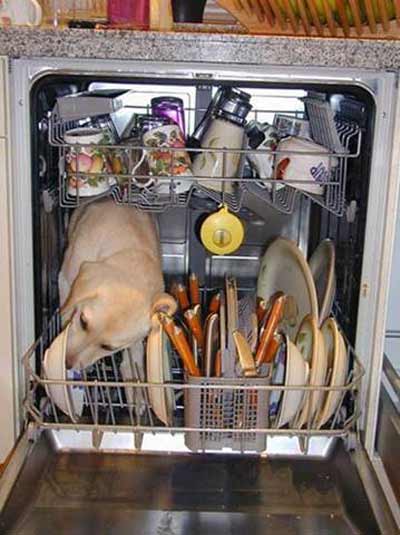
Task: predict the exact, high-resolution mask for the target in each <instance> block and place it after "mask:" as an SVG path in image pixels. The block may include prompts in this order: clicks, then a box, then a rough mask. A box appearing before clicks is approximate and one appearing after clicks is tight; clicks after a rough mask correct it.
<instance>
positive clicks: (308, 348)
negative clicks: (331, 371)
mask: <svg viewBox="0 0 400 535" xmlns="http://www.w3.org/2000/svg"><path fill="white" fill-rule="evenodd" d="M296 346H297V348H298V349H299V350H300V352H301V354H302V355H303V357H304V359H305V361H306V362H308V364H309V366H310V380H309V386H325V385H326V375H327V370H328V357H327V354H326V349H325V342H324V337H323V336H322V334H321V331H320V330H319V329H318V322H317V319H316V317H315V316H312V315H308V316H306V317H305V318H304V320H303V321H302V323H301V325H300V328H299V332H298V333H297V336H296ZM324 396H325V392H324V391H323V390H320V391H318V390H313V391H311V392H308V393H306V395H305V398H304V407H303V408H302V410H301V411H300V413H299V416H298V418H297V419H296V422H295V426H296V427H299V428H300V427H303V425H304V424H307V425H308V426H312V424H313V420H314V416H315V414H316V412H317V410H318V409H319V408H320V407H321V403H322V400H323V398H324Z"/></svg>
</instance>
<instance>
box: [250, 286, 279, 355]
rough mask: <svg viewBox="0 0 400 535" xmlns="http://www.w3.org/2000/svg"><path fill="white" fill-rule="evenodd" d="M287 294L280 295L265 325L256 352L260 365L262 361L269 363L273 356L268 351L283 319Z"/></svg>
mask: <svg viewBox="0 0 400 535" xmlns="http://www.w3.org/2000/svg"><path fill="white" fill-rule="evenodd" d="M285 301H286V296H284V295H280V296H278V297H277V298H276V299H275V301H274V303H273V304H272V307H271V312H270V313H269V316H268V321H267V323H266V325H265V329H264V331H263V333H262V335H261V339H260V343H259V345H258V348H257V353H256V364H257V366H260V365H261V364H262V363H264V362H265V363H268V362H270V361H271V359H272V358H273V356H272V355H271V353H270V352H269V351H268V346H269V344H270V342H271V340H272V339H273V336H274V334H275V331H276V329H277V327H278V325H279V323H280V321H281V319H282V316H283V309H284V306H285Z"/></svg>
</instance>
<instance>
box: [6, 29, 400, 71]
mask: <svg viewBox="0 0 400 535" xmlns="http://www.w3.org/2000/svg"><path fill="white" fill-rule="evenodd" d="M0 55H6V56H10V57H66V58H101V59H127V60H128V59H136V60H143V61H146V60H147V61H150V60H156V61H163V60H164V61H210V62H217V63H228V62H229V63H242V64H259V65H260V64H269V65H293V66H294V65H299V66H316V65H318V66H325V67H352V68H366V69H390V70H398V69H400V41H387V40H357V39H329V38H324V39H319V38H307V39H305V38H293V37H291V38H288V37H259V36H249V35H244V34H240V33H239V34H222V33H183V32H182V33H164V34H162V33H157V32H136V31H122V30H76V29H74V30H71V29H64V30H54V29H41V28H40V29H37V28H35V29H31V28H10V29H0Z"/></svg>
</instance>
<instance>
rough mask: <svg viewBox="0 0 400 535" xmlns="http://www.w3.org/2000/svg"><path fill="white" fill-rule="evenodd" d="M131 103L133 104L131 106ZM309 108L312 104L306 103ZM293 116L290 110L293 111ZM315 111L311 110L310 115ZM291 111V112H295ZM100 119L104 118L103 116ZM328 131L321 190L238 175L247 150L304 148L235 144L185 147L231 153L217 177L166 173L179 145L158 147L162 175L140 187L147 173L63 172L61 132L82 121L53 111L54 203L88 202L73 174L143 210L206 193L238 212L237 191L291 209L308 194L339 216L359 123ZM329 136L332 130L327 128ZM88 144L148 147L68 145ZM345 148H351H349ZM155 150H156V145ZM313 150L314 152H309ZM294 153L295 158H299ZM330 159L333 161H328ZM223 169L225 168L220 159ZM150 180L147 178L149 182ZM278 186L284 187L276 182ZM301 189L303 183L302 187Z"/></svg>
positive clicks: (301, 180)
mask: <svg viewBox="0 0 400 535" xmlns="http://www.w3.org/2000/svg"><path fill="white" fill-rule="evenodd" d="M133 108H135V107H133ZM311 109H313V108H312V107H311ZM186 111H187V112H193V111H196V112H201V111H202V110H197V109H196V110H194V109H192V108H190V109H186ZM260 113H272V111H271V110H253V111H252V114H253V115H254V117H255V118H257V117H258V115H259V114H260ZM295 115H296V114H295ZM314 115H315V114H314ZM296 116H297V115H296ZM317 119H318V117H313V121H311V118H310V123H311V122H313V124H314V126H315V123H317V126H318V125H319V126H320V128H319V130H318V128H317V127H315V128H314V130H315V131H316V132H317V133H318V132H322V133H321V135H320V136H318V135H317V137H318V139H319V140H320V141H323V140H324V136H323V135H322V134H324V131H325V130H326V125H325V123H324V124H319V122H318V121H317ZM102 120H105V119H104V118H103V119H102ZM329 125H330V130H334V138H335V139H337V140H338V143H337V145H338V146H337V147H336V148H337V149H342V150H339V152H338V151H337V150H336V151H335V150H333V149H332V147H327V148H329V151H330V152H329V153H324V155H325V157H327V158H328V160H329V169H327V177H326V179H324V182H323V184H322V185H323V186H324V194H323V195H313V194H311V193H307V192H306V191H304V190H303V189H302V186H305V185H307V184H308V185H310V184H315V183H314V182H312V181H310V180H309V179H306V178H305V177H301V176H299V177H296V180H286V181H284V180H279V181H277V180H275V179H274V178H273V177H270V178H266V179H256V178H252V177H251V176H250V177H245V176H244V169H245V163H246V160H247V156H249V155H250V154H251V153H257V154H259V155H260V154H261V153H263V152H265V153H266V155H267V154H268V155H269V156H271V155H273V156H274V157H276V156H277V155H279V154H286V155H287V156H288V157H290V156H293V155H295V154H296V155H298V156H299V155H301V156H307V154H309V153H307V152H296V151H269V150H258V149H254V150H251V149H248V148H246V147H243V148H241V149H226V148H197V149H187V150H188V152H189V153H191V154H192V156H194V155H196V154H199V153H209V152H211V153H215V154H218V153H220V154H222V157H223V159H224V162H225V160H226V158H227V157H229V155H231V156H232V155H235V157H237V158H238V159H239V162H240V163H239V166H238V170H237V176H234V177H232V176H226V175H225V173H224V171H223V172H222V176H218V177H215V176H213V177H211V176H210V177H205V176H204V177H198V176H194V177H185V176H183V175H173V173H172V170H171V169H172V161H173V157H172V155H173V154H174V152H179V151H182V149H181V148H173V147H168V148H167V149H164V150H165V151H166V152H168V153H169V154H170V155H171V169H170V172H169V175H168V176H156V177H153V178H154V183H153V184H152V185H149V186H148V187H143V186H142V185H141V184H140V183H143V182H146V181H147V182H149V178H151V177H149V176H148V175H140V174H123V173H118V174H117V173H114V172H109V173H108V174H104V173H103V174H101V173H84V172H82V171H81V170H80V169H79V167H78V168H77V169H76V172H74V173H73V174H68V173H67V172H66V170H65V165H64V164H63V162H64V161H65V157H66V155H67V154H68V152H69V151H70V150H71V147H72V146H71V145H68V144H67V143H65V141H64V135H65V132H66V131H67V130H69V129H72V128H76V127H77V126H82V124H81V122H79V121H78V122H77V121H63V120H62V119H61V118H60V117H59V116H58V114H57V111H56V110H54V111H53V113H52V114H51V115H50V119H49V143H50V145H51V146H53V147H58V149H59V159H60V166H59V202H60V205H61V206H63V207H66V208H74V207H77V206H80V205H81V204H84V203H85V202H90V201H91V200H93V197H83V196H80V195H79V188H78V187H77V188H76V191H72V192H71V186H70V185H69V183H70V181H71V179H74V181H75V183H76V184H78V183H79V182H80V180H81V179H98V178H102V179H113V183H114V185H112V186H110V189H109V191H107V193H106V194H110V195H112V196H113V198H114V200H115V201H116V202H117V203H119V204H129V205H132V206H136V207H138V208H141V209H143V210H150V211H157V212H161V211H164V210H166V209H168V208H171V207H180V208H183V207H187V206H189V204H190V203H191V201H193V202H195V200H196V198H198V197H203V198H204V197H206V198H208V199H211V200H212V201H215V202H216V203H217V204H221V203H224V204H226V205H227V206H228V207H229V208H230V210H232V211H233V212H238V211H239V210H240V208H241V207H242V199H243V191H248V192H249V193H251V194H252V195H254V196H256V197H258V198H260V199H261V200H262V201H264V202H266V203H268V204H269V205H270V206H272V207H274V208H275V209H276V210H278V211H279V212H281V213H285V214H291V213H292V212H293V211H294V209H295V204H296V201H297V199H298V198H299V196H300V195H301V194H303V195H305V196H307V197H308V198H310V199H311V200H312V201H313V202H315V203H317V204H319V205H320V206H322V207H323V208H325V209H327V210H328V211H330V212H331V213H333V214H335V215H338V216H342V215H343V214H344V211H345V192H346V181H347V174H348V161H349V159H355V158H358V157H359V156H360V152H361V138H362V131H361V129H360V127H359V126H358V125H357V124H356V123H354V122H347V121H343V120H339V119H338V118H335V120H333V119H332V120H331V121H330V123H329ZM331 135H332V136H333V133H331ZM84 146H90V147H97V148H101V149H103V150H104V151H106V152H107V153H108V154H110V155H112V154H113V153H115V152H117V153H118V152H120V151H121V150H122V151H139V152H141V153H142V154H144V153H149V151H151V150H152V149H149V147H145V146H138V145H130V144H128V143H127V144H124V145H74V146H73V147H74V150H75V151H76V152H79V151H80V150H81V148H82V147H84ZM350 148H351V150H350ZM157 150H159V149H157ZM312 154H314V155H316V154H317V153H315V152H314V153H312ZM301 156H300V157H301ZM334 162H335V163H334ZM222 167H223V169H226V165H225V164H224V165H223V166H222ZM187 180H190V181H191V182H192V186H191V187H190V188H188V189H187V191H185V192H183V193H179V192H178V191H177V183H178V182H185V181H187ZM215 181H218V182H220V184H221V190H222V191H215V190H214V189H211V187H210V186H211V184H212V183H213V182H215ZM150 182H151V181H150ZM231 185H233V188H229V189H232V191H229V192H228V186H231ZM282 186H284V187H282ZM160 187H162V191H163V193H160V191H161V190H160V189H159V188H160ZM306 189H307V188H306Z"/></svg>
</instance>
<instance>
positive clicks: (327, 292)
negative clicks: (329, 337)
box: [308, 240, 336, 325]
mask: <svg viewBox="0 0 400 535" xmlns="http://www.w3.org/2000/svg"><path fill="white" fill-rule="evenodd" d="M308 264H309V266H310V270H311V273H312V276H313V278H314V282H315V289H316V291H317V298H318V307H319V324H320V325H322V324H323V322H324V321H325V320H326V318H327V317H328V316H329V315H330V313H331V311H332V306H333V301H334V298H335V291H336V276H335V246H334V244H333V242H332V240H323V241H322V242H321V243H320V244H319V245H318V247H317V248H316V249H315V251H314V253H313V254H312V256H311V258H310V260H309V262H308Z"/></svg>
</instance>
